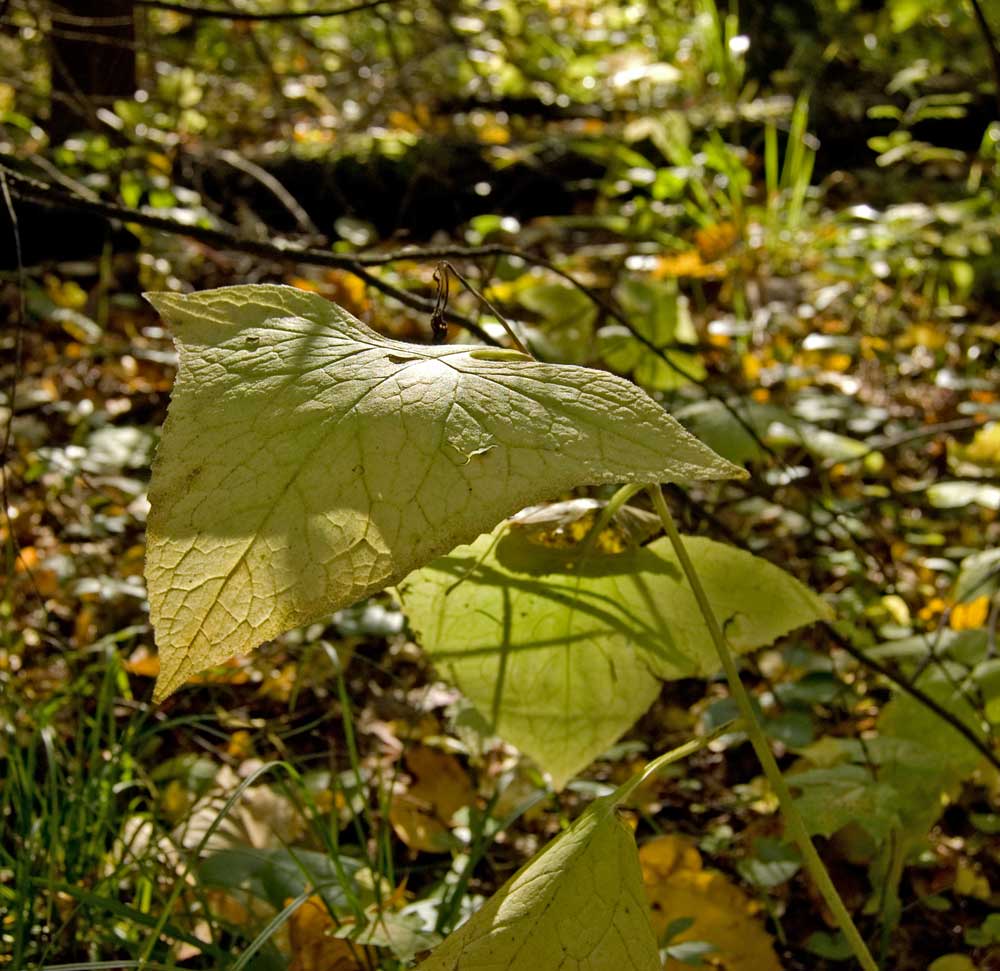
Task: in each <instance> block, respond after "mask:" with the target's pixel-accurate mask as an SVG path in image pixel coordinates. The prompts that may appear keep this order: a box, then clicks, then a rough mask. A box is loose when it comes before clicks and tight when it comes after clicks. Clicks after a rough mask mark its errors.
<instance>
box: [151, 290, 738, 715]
mask: <svg viewBox="0 0 1000 971" xmlns="http://www.w3.org/2000/svg"><path fill="white" fill-rule="evenodd" d="M149 299H150V301H151V302H152V303H153V305H154V306H155V307H156V308H157V310H159V312H160V313H161V314H162V315H163V317H164V318H165V319H166V320H167V322H168V323H169V324H170V325H171V328H172V329H173V332H174V335H175V337H176V342H177V348H178V351H179V354H180V370H179V373H178V376H177V383H176V386H175V389H174V395H173V401H172V402H171V405H170V413H169V417H168V419H167V423H166V426H165V428H164V431H163V439H162V442H161V444H160V448H159V451H158V453H157V458H156V461H155V463H154V466H153V480H152V483H151V484H150V492H149V498H150V503H151V507H152V508H151V510H150V514H149V531H148V550H147V558H146V580H147V584H148V588H149V598H150V612H151V615H152V620H153V625H154V627H155V630H156V639H157V644H158V645H159V649H160V665H161V667H160V677H159V680H158V681H157V687H156V697H157V698H163V697H165V696H166V695H168V694H169V693H170V692H171V691H173V690H175V689H176V688H177V687H178V686H179V685H180V684H182V683H183V682H184V680H185V679H187V678H188V677H190V676H191V675H192V674H195V673H196V672H198V671H199V670H202V669H204V668H206V667H208V666H210V665H212V664H215V663H218V662H220V661H223V660H225V659H227V658H229V657H231V656H232V655H234V654H240V653H245V652H247V651H249V650H251V649H252V648H254V647H256V646H257V645H258V644H260V643H261V642H262V641H265V640H267V639H268V638H271V637H274V636H276V635H278V634H280V633H282V632H283V631H286V630H288V629H289V628H292V627H295V626H298V625H301V624H304V623H308V622H310V621H312V620H315V619H316V618H318V617H321V616H323V615H324V614H326V613H328V612H330V611H332V610H335V609H337V608H339V607H343V606H346V605H348V604H350V603H353V602H354V601H357V600H359V599H361V598H362V597H364V596H366V595H368V594H370V593H372V592H373V591H376V590H379V589H381V588H382V587H384V586H386V585H387V584H390V583H393V582H395V581H396V580H398V579H400V578H401V577H403V576H405V575H406V574H407V573H408V572H409V571H410V570H412V569H414V568H415V567H417V566H420V565H422V564H423V563H426V562H428V561H429V560H430V559H432V558H433V557H434V556H437V555H438V554H440V553H443V552H445V551H446V550H449V549H451V548H452V547H454V546H455V545H456V544H458V543H463V542H469V541H470V540H472V539H473V538H475V537H476V536H477V535H478V534H479V533H480V532H482V531H483V530H484V529H489V528H491V527H492V526H493V525H494V524H495V523H496V522H497V521H498V520H500V519H501V518H503V517H504V516H506V515H509V514H510V513H511V512H513V511H515V510H517V509H519V508H521V507H523V506H525V505H528V504H530V503H533V502H538V501H539V500H542V499H547V498H552V497H553V496H555V495H556V494H558V493H559V492H561V491H563V490H565V489H567V488H569V487H571V486H576V485H581V484H588V483H589V484H597V483H607V482H618V481H632V482H636V481H638V482H644V481H665V480H673V479H692V478H709V479H711V478H725V477H732V476H739V475H741V474H742V471H741V470H739V469H737V468H736V467H735V466H732V465H730V464H729V463H728V462H726V461H725V460H723V459H721V458H719V457H718V456H717V455H715V453H713V452H712V451H710V450H709V449H708V448H706V447H705V446H703V445H701V444H700V443H698V442H697V441H696V440H695V439H694V438H692V437H691V436H690V435H688V434H687V433H686V432H685V431H684V430H683V429H682V428H681V427H680V425H678V423H677V422H675V421H674V420H673V419H672V418H670V417H669V416H668V415H667V414H666V413H665V412H664V411H663V409H662V408H661V407H660V406H659V405H657V404H656V403H655V402H654V401H652V399H650V398H649V397H647V396H646V395H645V394H643V393H642V392H641V391H639V390H638V389H636V388H635V387H634V386H632V385H631V384H629V383H627V382H625V381H622V380H620V379H618V378H615V377H613V376H611V375H609V374H605V373H603V372H598V371H592V370H587V369H585V368H576V367H565V366H557V365H548V364H539V363H537V362H535V361H531V360H529V359H527V358H526V357H525V356H524V355H519V354H516V353H514V352H498V351H495V350H492V349H487V348H482V347H470V346H447V347H425V346H415V345H410V344H404V343H400V342H399V341H393V340H388V339H386V338H384V337H381V336H379V335H378V334H376V333H374V332H373V331H371V330H369V329H368V328H367V327H365V326H364V325H363V324H362V323H360V322H359V321H357V320H355V319H354V318H353V317H351V316H350V315H349V314H348V313H346V312H345V311H343V310H341V309H340V308H339V307H337V306H336V305H334V304H332V303H329V302H328V301H326V300H324V299H322V298H321V297H319V296H317V295H315V294H310V293H305V292H302V291H299V290H295V289H292V288H290V287H278V286H248V287H228V288H225V289H221V290H209V291H205V292H202V293H197V294H192V295H189V296H179V295H177V294H170V293H160V294H152V295H150V298H149Z"/></svg>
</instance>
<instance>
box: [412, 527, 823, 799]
mask: <svg viewBox="0 0 1000 971" xmlns="http://www.w3.org/2000/svg"><path fill="white" fill-rule="evenodd" d="M685 545H686V547H687V549H688V552H689V554H690V555H691V558H692V560H693V561H694V564H695V568H696V569H697V571H698V575H699V576H700V577H701V580H702V583H703V584H704V585H705V588H706V590H707V591H708V595H709V598H710V599H711V601H712V603H713V605H714V606H715V609H716V611H717V613H718V616H719V619H720V621H721V622H722V623H723V624H724V625H725V630H726V634H727V636H728V638H729V641H730V643H731V645H732V646H733V648H734V649H736V650H737V651H741V652H746V651H749V650H753V649H754V648H757V647H762V646H764V645H766V644H770V643H771V642H772V641H774V640H775V639H776V638H778V637H780V636H781V635H783V634H786V633H787V632H788V631H790V630H793V629H794V628H796V627H800V626H802V625H804V624H808V623H812V622H813V621H815V620H818V619H820V618H822V617H825V616H828V612H829V611H828V608H827V607H826V605H825V604H824V603H823V601H822V600H821V599H820V598H819V597H817V596H816V595H815V594H813V593H812V592H811V591H809V590H808V589H806V588H805V587H804V586H802V584H800V583H799V582H798V581H796V580H794V579H793V578H792V577H790V576H789V575H788V574H787V573H785V572H784V571H782V570H781V569H779V568H778V567H776V566H774V565H773V564H770V563H767V562H766V561H764V560H760V559H758V558H757V557H754V556H751V555H750V554H749V553H744V552H742V551H740V550H736V549H733V548H732V547H729V546H725V545H723V544H721V543H714V542H712V541H710V540H707V539H702V538H698V537H689V538H687V539H686V540H685ZM580 549H581V548H580V547H577V548H576V549H551V548H546V547H544V546H539V545H536V544H535V543H532V542H531V541H530V539H529V538H528V537H527V536H525V535H523V533H522V532H521V531H518V530H509V531H508V530H506V528H505V526H500V527H498V529H497V530H495V531H494V532H493V534H491V535H485V536H481V537H480V538H479V539H478V540H476V542H475V543H473V544H472V545H471V546H466V547H461V548H459V549H456V550H454V551H453V552H452V553H451V554H450V555H449V556H446V557H443V558H442V559H440V560H437V561H435V562H434V563H432V564H431V565H430V566H428V567H425V568H424V569H422V570H419V571H417V572H416V573H414V574H412V575H411V576H409V577H408V578H407V579H406V580H405V581H404V582H403V583H402V584H401V585H400V596H401V598H402V601H403V606H404V609H405V611H406V613H407V615H408V616H409V618H410V624H411V626H412V627H413V629H414V631H415V633H416V634H417V639H418V641H419V643H420V644H421V645H422V646H423V648H424V649H425V650H426V651H427V652H428V654H430V656H431V658H432V659H433V660H434V661H435V663H436V665H437V667H438V669H439V670H440V672H441V673H442V675H444V676H445V677H447V678H449V679H450V680H452V681H453V682H454V683H455V684H457V685H458V686H459V687H460V688H461V689H462V691H463V692H464V693H465V695H466V696H467V697H468V698H469V700H470V701H471V702H472V703H473V705H475V706H476V708H478V709H479V711H480V712H481V713H482V714H483V715H484V716H485V717H486V718H487V719H488V720H489V721H490V722H491V723H492V725H493V728H494V730H495V731H496V732H498V733H499V734H500V735H501V736H503V737H504V738H505V739H507V740H508V741H510V742H512V743H513V744H515V745H517V746H518V747H519V748H520V749H522V751H524V752H525V753H527V754H528V755H530V756H532V758H534V759H535V760H536V761H537V762H538V763H539V764H540V765H541V766H542V768H543V769H545V770H546V771H547V772H549V773H550V774H551V776H552V779H553V784H554V785H555V786H557V787H561V786H563V785H565V783H566V782H567V780H568V779H570V778H571V777H572V776H573V775H574V774H575V773H577V772H578V771H579V770H580V769H582V768H583V767H584V766H586V765H587V764H588V763H589V762H591V761H592V760H593V759H594V758H595V757H596V756H598V755H600V754H601V752H603V751H604V750H605V749H607V747H608V746H610V745H611V744H612V743H613V742H614V741H615V740H616V739H617V738H618V737H619V736H620V735H621V734H622V732H624V731H625V730H626V729H627V728H629V726H631V725H632V723H633V722H634V721H635V720H636V719H637V718H638V717H639V716H640V715H641V714H642V713H643V712H644V711H645V710H646V708H647V707H649V705H650V704H651V702H652V701H653V699H654V698H655V697H656V696H657V694H658V693H659V689H660V682H661V680H669V679H674V678H681V677H695V676H707V675H711V674H714V673H715V672H716V671H717V670H718V668H719V662H718V660H717V657H716V654H715V652H714V650H713V649H712V646H711V640H710V638H709V635H708V631H707V629H706V627H705V624H704V621H703V620H702V617H701V613H700V611H699V609H698V606H697V603H696V601H695V599H694V596H693V594H692V593H691V591H690V589H689V587H688V586H687V583H686V581H685V580H684V577H683V574H682V571H681V568H680V566H679V565H678V563H677V561H676V558H675V557H674V554H673V550H672V549H671V546H670V543H669V541H668V540H667V539H660V540H657V541H656V542H654V543H651V544H650V545H649V546H645V547H641V548H639V549H632V550H629V551H626V552H623V553H619V554H615V555H591V556H583V555H581V552H580Z"/></svg>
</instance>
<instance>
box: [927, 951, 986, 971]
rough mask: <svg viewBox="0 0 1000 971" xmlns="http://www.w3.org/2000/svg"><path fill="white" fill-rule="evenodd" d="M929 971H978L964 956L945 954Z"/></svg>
mask: <svg viewBox="0 0 1000 971" xmlns="http://www.w3.org/2000/svg"><path fill="white" fill-rule="evenodd" d="M927 971H976V966H975V965H974V964H973V963H972V959H971V958H969V957H966V956H965V955H964V954H945V955H943V956H942V957H939V958H938V959H937V960H936V961H935V962H934V963H933V964H931V965H930V967H928V968H927Z"/></svg>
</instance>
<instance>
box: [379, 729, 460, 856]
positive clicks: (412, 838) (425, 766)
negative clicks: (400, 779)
mask: <svg viewBox="0 0 1000 971" xmlns="http://www.w3.org/2000/svg"><path fill="white" fill-rule="evenodd" d="M406 769H407V771H408V772H409V773H410V775H411V776H413V778H414V781H413V784H412V785H411V786H410V788H409V789H408V790H407V791H406V792H405V793H403V794H402V795H401V796H396V797H395V798H394V799H393V802H392V808H391V809H390V810H389V822H390V823H392V828H393V829H394V830H395V831H396V835H397V836H398V837H399V838H400V839H401V840H402V841H403V842H404V843H405V844H406V845H407V846H408V847H410V849H411V850H424V851H426V852H428V853H446V852H447V851H448V850H449V849H450V848H451V845H450V840H449V837H448V824H449V823H450V822H451V818H452V816H454V815H455V813H456V812H457V811H458V810H459V809H461V808H462V807H463V806H468V805H469V803H471V802H472V801H473V799H475V795H476V793H475V789H473V787H472V783H471V782H470V781H469V776H468V775H467V774H466V771H465V769H463V768H462V765H461V763H460V762H459V761H458V759H456V758H455V757H454V756H453V755H448V754H447V753H445V752H439V751H437V749H432V748H428V747H427V746H426V745H418V746H416V747H414V748H412V749H410V751H408V752H407V753H406Z"/></svg>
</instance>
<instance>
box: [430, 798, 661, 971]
mask: <svg viewBox="0 0 1000 971" xmlns="http://www.w3.org/2000/svg"><path fill="white" fill-rule="evenodd" d="M616 809H617V804H616V802H615V796H605V797H604V798H602V799H598V800H596V801H595V802H594V803H593V804H592V805H591V806H590V807H589V808H588V809H587V811H586V812H585V813H584V814H583V815H582V816H581V817H580V818H579V819H578V820H577V821H576V822H575V823H574V824H573V825H572V826H571V827H570V828H569V829H568V830H566V832H565V833H563V834H562V835H561V836H559V837H558V838H556V839H555V840H553V841H552V842H551V843H549V845H548V846H546V847H545V849H544V850H542V852H541V853H539V854H538V855H537V856H536V857H535V858H534V859H532V860H530V861H529V862H528V863H527V865H526V866H524V867H522V869H520V870H519V871H518V872H517V873H516V874H515V875H514V876H513V877H512V878H511V879H510V880H508V881H507V883H505V884H504V885H503V886H502V887H501V888H500V889H499V890H498V891H497V892H496V894H494V895H493V897H491V898H490V900H489V901H488V902H487V904H486V905H485V906H484V907H483V908H482V910H480V911H479V912H478V913H476V914H475V915H474V916H473V917H472V918H470V920H469V921H467V922H466V923H465V924H463V925H462V926H461V927H460V928H459V929H458V930H457V931H455V933H453V934H452V935H451V936H450V937H449V938H448V939H447V940H446V941H445V942H444V943H443V944H442V945H441V946H440V947H439V948H438V949H437V950H436V951H434V952H433V953H432V954H431V956H430V957H429V958H428V959H427V960H426V961H424V962H423V963H422V964H421V965H420V966H419V968H418V971H548V969H549V968H559V969H560V971H597V969H605V968H606V969H612V968H613V969H614V971H659V968H660V957H659V953H658V951H657V946H656V939H655V938H654V937H653V931H652V928H651V926H650V920H649V908H648V906H647V904H646V901H645V900H644V899H643V893H642V875H641V873H640V871H639V863H638V860H637V858H636V851H635V842H634V841H633V839H632V833H631V830H630V829H629V828H628V826H627V825H626V824H625V823H624V822H623V821H622V820H621V819H619V818H618V815H617V812H616Z"/></svg>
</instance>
